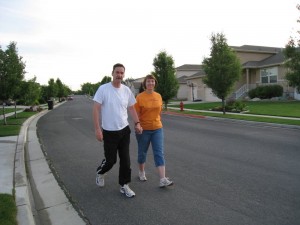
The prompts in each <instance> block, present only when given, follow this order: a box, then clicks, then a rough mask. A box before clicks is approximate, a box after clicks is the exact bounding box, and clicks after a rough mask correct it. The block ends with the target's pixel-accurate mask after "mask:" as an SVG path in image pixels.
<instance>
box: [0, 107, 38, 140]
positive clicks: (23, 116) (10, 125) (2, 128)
mask: <svg viewBox="0 0 300 225" xmlns="http://www.w3.org/2000/svg"><path fill="white" fill-rule="evenodd" d="M34 114H36V112H21V113H18V114H17V118H14V117H15V116H14V115H13V116H9V117H7V118H6V122H7V125H4V120H0V137H5V136H17V135H19V132H20V129H21V126H22V124H23V123H24V121H25V120H27V119H28V118H29V117H31V116H32V115H34Z"/></svg>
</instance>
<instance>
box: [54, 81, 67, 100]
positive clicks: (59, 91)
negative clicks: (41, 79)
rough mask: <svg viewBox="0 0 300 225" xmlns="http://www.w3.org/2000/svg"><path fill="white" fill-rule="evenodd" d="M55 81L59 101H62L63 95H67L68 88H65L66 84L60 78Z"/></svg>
mask: <svg viewBox="0 0 300 225" xmlns="http://www.w3.org/2000/svg"><path fill="white" fill-rule="evenodd" d="M55 83H56V87H57V97H58V101H59V102H60V101H61V98H62V97H65V96H67V90H66V89H65V86H64V84H63V83H62V82H61V80H60V79H59V78H57V79H56V81H55Z"/></svg>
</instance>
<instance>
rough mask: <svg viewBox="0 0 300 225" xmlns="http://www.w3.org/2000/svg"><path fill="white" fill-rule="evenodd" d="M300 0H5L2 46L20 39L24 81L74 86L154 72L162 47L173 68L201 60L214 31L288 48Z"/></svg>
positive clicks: (233, 39) (0, 17)
mask: <svg viewBox="0 0 300 225" xmlns="http://www.w3.org/2000/svg"><path fill="white" fill-rule="evenodd" d="M297 4H300V0H298V1H295V0H252V1H249V0H247V1H244V0H239V1H237V0H227V1H224V0H209V1H207V0H203V1H199V0H185V1H180V0H177V1H175V0H151V1H141V0H126V1H124V0H108V1H100V0H84V1H78V0H0V46H1V48H2V50H5V49H6V47H7V45H8V44H9V43H10V42H12V41H14V42H16V43H17V48H18V54H19V55H20V56H22V57H23V61H24V62H25V63H26V69H25V70H26V74H25V80H29V79H32V78H33V77H36V78H37V82H38V83H40V84H41V85H47V84H48V81H49V79H51V78H53V79H55V80H56V79H57V78H59V79H60V80H61V81H62V82H63V83H64V84H65V85H67V86H69V87H70V88H71V89H72V90H73V91H76V90H79V89H80V88H81V85H82V84H84V83H88V82H90V83H97V82H100V81H101V80H102V78H103V77H104V76H110V75H111V72H112V67H113V65H114V64H115V63H122V64H124V65H125V67H126V72H125V79H126V78H134V79H135V78H140V77H144V76H146V75H147V74H149V73H151V71H153V70H154V67H153V59H154V58H155V57H156V56H157V55H158V54H159V52H161V51H166V52H167V54H168V55H170V56H172V58H173V60H174V63H175V67H179V66H182V65H184V64H201V63H202V61H203V59H204V57H209V55H210V48H211V42H210V37H211V35H212V34H213V33H214V34H216V33H223V34H224V35H225V37H226V39H227V44H228V45H230V46H242V45H256V46H268V47H282V48H283V47H284V46H285V45H286V44H287V43H288V40H289V37H291V36H292V37H295V35H296V31H297V30H299V23H297V19H299V17H300V13H299V10H297V9H296V5H297Z"/></svg>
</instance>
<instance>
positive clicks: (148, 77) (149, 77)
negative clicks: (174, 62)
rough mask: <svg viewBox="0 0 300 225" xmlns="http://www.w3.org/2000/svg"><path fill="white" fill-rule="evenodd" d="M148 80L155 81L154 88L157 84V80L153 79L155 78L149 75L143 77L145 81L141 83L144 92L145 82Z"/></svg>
mask: <svg viewBox="0 0 300 225" xmlns="http://www.w3.org/2000/svg"><path fill="white" fill-rule="evenodd" d="M148 79H152V80H155V87H156V86H157V84H158V83H157V80H156V78H155V76H153V75H151V74H149V75H147V76H146V77H145V79H144V81H143V88H144V90H146V81H147V80H148Z"/></svg>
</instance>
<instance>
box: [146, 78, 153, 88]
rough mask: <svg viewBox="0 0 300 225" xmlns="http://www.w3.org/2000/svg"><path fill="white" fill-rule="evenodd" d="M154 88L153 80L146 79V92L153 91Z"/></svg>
mask: <svg viewBox="0 0 300 225" xmlns="http://www.w3.org/2000/svg"><path fill="white" fill-rule="evenodd" d="M154 87H155V80H154V79H147V80H146V90H149V91H153V90H154Z"/></svg>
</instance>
